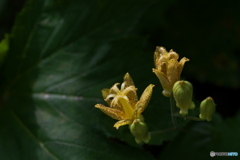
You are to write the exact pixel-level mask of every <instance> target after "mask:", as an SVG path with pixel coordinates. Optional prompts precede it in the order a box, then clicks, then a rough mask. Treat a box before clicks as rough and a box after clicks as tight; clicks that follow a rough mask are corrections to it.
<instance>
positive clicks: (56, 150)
mask: <svg viewBox="0 0 240 160" xmlns="http://www.w3.org/2000/svg"><path fill="white" fill-rule="evenodd" d="M177 3H178V2H177V1H147V0H138V1H135V0H128V1H122V0H121V1H120V0H115V1H110V0H91V1H89V0H81V1H79V0H28V1H27V3H26V4H25V5H24V7H23V9H22V11H21V12H20V13H19V14H18V15H17V16H16V20H15V23H14V25H13V26H8V28H7V29H6V26H3V25H5V24H11V23H12V22H11V23H10V22H8V21H7V23H3V22H4V21H3V19H1V25H0V28H1V32H0V34H1V36H0V37H4V34H8V35H9V41H8V43H5V44H4V45H3V46H4V47H5V49H6V48H8V49H7V50H5V49H4V48H1V49H3V51H4V53H5V56H4V59H3V61H2V64H1V70H0V126H1V127H0V159H1V160H35V159H38V160H58V159H59V160H60V159H61V160H75V159H87V160H88V159H90V160H95V159H104V160H112V159H114V160H122V159H126V160H133V159H138V160H145V159H149V160H156V159H161V160H164V159H182V158H185V159H186V160H188V159H189V160H190V159H197V160H198V159H199V160H200V159H201V160H202V159H208V158H209V152H210V151H237V150H238V148H240V147H239V144H238V143H234V142H238V141H239V133H240V130H239V127H238V126H239V124H240V119H239V117H240V116H239V114H238V113H237V112H236V115H235V116H232V117H229V118H222V117H221V116H220V114H218V113H216V114H214V115H213V118H212V121H211V122H206V121H202V120H201V121H200V122H192V121H190V120H189V119H190V118H194V116H198V114H199V113H200V111H198V110H197V109H199V107H198V106H199V102H198V101H197V100H198V99H197V100H194V103H195V105H196V109H194V110H188V111H189V115H191V116H192V117H190V116H188V115H180V114H178V113H177V112H178V110H176V109H177V108H176V107H175V106H174V104H175V100H174V98H173V96H170V97H169V98H166V97H164V96H163V95H162V94H161V92H162V89H161V86H160V83H159V82H158V79H157V78H156V76H155V75H154V74H153V73H152V72H151V68H153V63H152V51H153V50H154V47H155V45H157V44H161V45H163V46H167V48H169V46H174V49H175V48H176V50H177V51H178V53H179V54H180V53H181V54H180V55H183V54H184V55H185V53H186V57H191V61H190V62H188V63H187V65H186V66H185V67H184V75H182V77H183V79H185V77H186V79H188V77H187V76H188V74H189V75H194V76H195V75H196V76H197V77H198V78H199V77H201V75H202V74H201V73H202V72H200V71H199V72H198V69H199V68H201V69H202V68H204V67H206V68H211V69H210V70H209V73H213V74H212V75H213V76H211V77H210V78H211V81H210V82H216V81H217V80H219V78H218V79H214V71H215V70H216V68H214V65H211V64H212V63H211V61H210V60H209V61H206V63H205V61H204V63H203V59H201V58H200V59H201V60H199V61H196V54H195V52H196V53H198V52H202V46H205V45H201V48H200V49H196V48H194V45H193V43H190V44H189V43H185V42H184V44H185V45H183V44H182V43H180V42H179V41H178V42H179V43H173V41H175V40H176V41H177V40H178V39H177V38H176V37H177V36H178V35H179V34H177V33H176V32H171V31H169V30H168V29H170V28H171V26H174V29H176V30H177V29H179V28H177V27H175V26H176V25H171V26H169V25H168V19H167V18H166V16H164V15H165V13H166V12H168V11H171V13H175V11H176V10H172V7H173V6H174V5H176V4H177ZM191 3H193V2H191ZM198 3H200V2H198ZM181 4H182V3H181ZM9 6H10V8H13V7H12V6H11V5H9ZM204 6H205V4H204ZM214 6H215V5H214ZM236 6H237V5H236ZM0 8H4V7H2V6H1V7H0ZM180 8H181V7H180ZM213 9H215V7H211V11H212V10H213ZM6 10H7V11H9V12H10V10H9V9H7V8H6ZM181 10H182V9H181ZM183 11H189V10H188V9H184V10H183ZM178 12H179V10H178ZM178 12H177V13H178ZM181 12H182V11H181ZM1 13H3V12H1ZM227 13H229V12H227ZM156 15H157V16H156ZM207 15H209V14H207ZM3 16H5V17H7V18H5V20H9V19H11V18H8V16H9V14H4V15H2V17H3ZM14 16H15V15H14ZM14 16H12V17H14ZM186 17H187V16H186ZM194 18H195V17H194ZM180 19H181V20H185V19H182V18H179V20H180ZM171 20H172V21H173V22H174V18H171ZM212 21H213V20H211V22H212ZM187 22H189V23H191V22H192V21H191V20H189V21H184V24H186V25H188V26H191V25H189V24H187ZM178 24H180V23H178ZM202 24H205V23H202ZM197 26H198V25H197ZM217 26H219V25H217ZM179 27H181V26H179ZM2 28H4V29H2ZM10 28H12V30H11V32H10V33H5V32H4V33H3V31H4V30H5V31H8V30H10ZM156 28H157V29H156ZM186 28H187V27H186ZM187 29H188V28H187ZM187 29H186V30H187ZM159 30H160V31H159ZM176 30H174V31H176ZM186 30H183V29H182V30H181V31H182V32H185V33H186V32H187V31H186ZM197 31H198V30H197ZM161 32H164V33H166V34H167V36H168V37H170V38H169V39H171V40H172V41H169V40H166V37H165V38H164V35H159V33H161ZM173 33H174V34H173ZM153 35H154V36H155V37H159V38H161V42H160V41H159V40H158V39H155V38H154V36H153ZM169 35H170V36H169ZM191 35H194V37H196V39H198V40H199V41H200V42H204V43H205V44H206V43H208V42H206V41H204V40H203V39H200V38H199V37H201V36H199V34H196V35H195V34H192V33H191ZM229 35H230V34H229ZM234 35H236V34H234ZM182 38H184V41H185V40H186V39H191V40H192V38H191V37H189V35H186V36H185V34H184V36H181V40H182ZM204 38H206V37H205V36H204ZM5 40H6V39H5ZM194 40H195V39H194ZM1 41H2V40H1ZM182 41H183V40H182ZM211 41H212V42H214V43H216V44H217V42H219V41H217V39H215V40H211ZM5 42H7V41H5ZM193 42H194V44H201V43H200V42H198V41H193ZM155 43H156V44H155ZM166 44H167V45H166ZM208 44H209V45H208V48H206V49H205V51H204V53H203V55H204V56H203V57H204V58H205V59H206V60H208V58H206V57H208V56H206V55H210V53H213V51H212V50H209V48H212V46H211V45H210V43H208ZM236 44H237V43H236ZM176 46H177V47H176ZM179 46H181V47H182V48H181V47H179ZM0 47H1V46H0ZM183 48H184V49H186V48H187V49H189V50H191V51H192V50H194V51H195V52H194V54H189V53H190V51H189V50H187V49H186V51H184V49H183ZM213 48H214V50H215V49H216V48H217V47H213ZM1 49H0V50H1ZM220 49H221V48H219V50H220ZM225 50H228V51H230V49H225ZM183 51H184V52H183ZM182 53H183V54H182ZM191 53H192V52H191ZM214 53H215V52H214ZM187 54H188V55H187ZM228 55H229V56H230V55H231V54H228ZM197 56H198V58H199V57H201V56H202V55H201V56H199V55H198V54H197ZM210 57H211V56H210ZM194 59H195V60H194ZM205 59H204V60H205ZM234 60H237V58H234ZM192 62H194V63H192ZM217 62H218V61H217ZM217 62H216V63H217ZM214 64H215V63H214ZM217 64H218V63H217ZM190 66H191V67H190ZM230 67H234V65H233V66H230ZM126 71H128V72H129V74H131V76H132V77H133V79H134V83H135V86H137V87H138V92H137V93H144V90H145V87H147V86H148V85H149V84H156V86H155V87H154V89H153V90H154V91H153V92H152V97H151V100H150V101H149V104H148V107H147V108H146V109H145V110H144V112H142V113H141V115H142V116H143V117H145V119H144V121H143V120H142V119H141V116H140V117H139V119H136V120H134V122H136V125H140V126H141V127H145V126H144V125H145V124H147V130H148V131H149V132H150V135H151V140H150V141H149V142H148V144H140V145H139V144H136V142H135V139H134V137H133V135H132V133H133V134H134V135H135V137H136V138H137V140H142V141H146V142H147V141H148V134H145V133H146V132H145V131H146V127H145V128H144V129H140V130H143V131H144V132H142V133H144V134H137V133H138V132H137V131H138V129H139V126H132V127H131V129H130V131H129V127H128V126H122V127H119V129H118V130H116V129H115V128H114V127H113V124H114V122H115V121H114V120H113V119H112V118H110V117H108V116H106V115H104V114H102V113H101V112H100V111H99V109H97V108H94V107H93V106H94V105H96V104H104V103H105V102H104V100H103V99H102V98H101V97H102V95H101V92H100V91H101V90H102V89H103V88H107V87H110V86H111V85H113V84H114V83H115V82H118V81H120V80H121V79H122V76H123V75H124V74H125V73H126ZM221 71H223V72H217V73H221V75H225V74H224V73H225V72H224V71H225V70H221ZM194 72H195V73H196V74H195V73H194ZM193 73H194V74H193ZM228 73H229V74H232V73H234V72H228ZM217 75H218V77H219V75H220V74H217ZM229 77H235V76H234V75H232V76H229ZM223 80H224V82H228V78H223ZM191 82H192V83H193V86H194V87H196V85H194V82H193V81H191ZM224 84H226V83H224ZM236 84H237V83H236ZM203 88H204V87H203ZM204 89H205V88H204ZM211 95H213V98H214V99H215V97H216V96H215V94H211ZM138 97H140V96H139V95H138ZM216 101H217V100H216ZM217 102H218V101H217ZM171 104H172V106H173V107H172V111H171V108H169V106H170V105H171ZM219 105H221V104H219V102H218V106H219ZM226 108H227V109H226V110H232V108H230V107H229V106H226ZM217 109H219V107H218V108H217ZM217 111H219V110H217ZM172 113H174V114H172ZM171 115H172V116H171ZM177 116H178V117H181V118H178V117H177ZM195 118H198V117H195ZM173 122H174V124H175V126H173ZM141 127H140V128H141ZM131 130H132V133H131ZM185 146H190V147H188V149H189V150H187V149H186V147H185ZM173 153H174V154H173ZM191 153H192V154H191ZM186 155H188V156H186Z"/></svg>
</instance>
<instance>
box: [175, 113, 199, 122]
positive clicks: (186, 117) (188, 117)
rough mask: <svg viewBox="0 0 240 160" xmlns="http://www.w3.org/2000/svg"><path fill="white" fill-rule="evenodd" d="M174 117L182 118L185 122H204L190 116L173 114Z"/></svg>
mask: <svg viewBox="0 0 240 160" xmlns="http://www.w3.org/2000/svg"><path fill="white" fill-rule="evenodd" d="M174 116H175V117H182V118H184V119H185V120H186V119H190V120H194V121H204V120H202V119H200V118H198V117H191V116H183V115H180V114H174Z"/></svg>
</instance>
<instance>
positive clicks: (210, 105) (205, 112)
mask: <svg viewBox="0 0 240 160" xmlns="http://www.w3.org/2000/svg"><path fill="white" fill-rule="evenodd" d="M215 110H216V104H215V103H214V101H213V99H212V98H211V97H207V98H206V99H204V100H203V101H202V102H201V104H200V114H199V118H201V119H203V120H207V121H211V120H212V116H213V114H214V112H215Z"/></svg>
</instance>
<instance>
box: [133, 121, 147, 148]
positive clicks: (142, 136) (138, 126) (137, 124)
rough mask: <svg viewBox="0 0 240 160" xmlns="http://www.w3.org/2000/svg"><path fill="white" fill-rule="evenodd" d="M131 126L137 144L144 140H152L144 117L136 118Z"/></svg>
mask: <svg viewBox="0 0 240 160" xmlns="http://www.w3.org/2000/svg"><path fill="white" fill-rule="evenodd" d="M129 128H130V131H131V133H132V135H133V136H134V137H135V141H136V143H137V144H140V143H141V142H142V141H143V142H145V143H148V142H149V141H150V139H151V137H150V134H149V133H148V127H147V124H146V123H145V122H143V121H142V119H135V120H134V121H133V123H132V124H130V126H129Z"/></svg>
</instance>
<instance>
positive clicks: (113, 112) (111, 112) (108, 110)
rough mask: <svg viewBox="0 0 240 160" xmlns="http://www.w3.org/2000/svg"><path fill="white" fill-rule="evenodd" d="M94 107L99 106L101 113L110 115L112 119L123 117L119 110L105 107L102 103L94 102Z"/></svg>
mask: <svg viewBox="0 0 240 160" xmlns="http://www.w3.org/2000/svg"><path fill="white" fill-rule="evenodd" d="M95 107H96V108H99V109H100V110H101V111H102V112H103V113H105V114H106V115H108V116H110V117H112V118H113V119H117V120H122V119H123V115H124V113H123V112H122V111H120V110H117V109H115V108H110V107H106V106H104V105H102V104H96V105H95Z"/></svg>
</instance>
